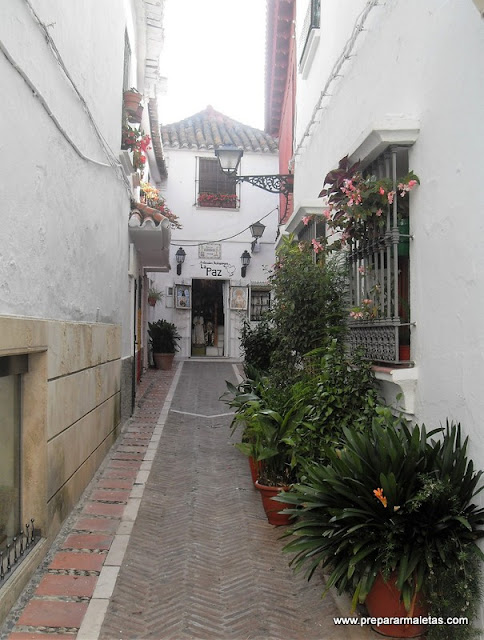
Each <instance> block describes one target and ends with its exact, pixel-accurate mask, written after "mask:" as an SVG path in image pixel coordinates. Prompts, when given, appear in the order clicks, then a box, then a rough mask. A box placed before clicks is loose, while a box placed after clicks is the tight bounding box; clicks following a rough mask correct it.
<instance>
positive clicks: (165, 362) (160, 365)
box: [153, 353, 175, 371]
mask: <svg viewBox="0 0 484 640" xmlns="http://www.w3.org/2000/svg"><path fill="white" fill-rule="evenodd" d="M174 357H175V354H174V353H154V354H153V360H154V361H155V366H156V368H157V369H163V370H165V371H166V370H168V369H171V368H172V366H173V358H174Z"/></svg>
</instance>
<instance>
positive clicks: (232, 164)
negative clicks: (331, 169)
mask: <svg viewBox="0 0 484 640" xmlns="http://www.w3.org/2000/svg"><path fill="white" fill-rule="evenodd" d="M215 155H216V156H217V158H218V161H219V164H220V169H221V170H222V172H223V173H225V175H227V176H229V177H230V178H233V179H234V180H235V181H236V182H249V183H250V184H252V185H254V187H259V189H264V191H269V192H270V193H282V194H283V195H284V196H285V197H286V201H287V197H288V195H289V194H290V193H292V190H293V186H294V176H293V175H292V174H291V173H289V174H277V175H262V176H238V175H237V170H238V168H239V165H240V160H241V158H242V156H243V155H244V151H243V149H240V148H239V147H235V146H234V145H231V144H224V145H221V146H220V147H218V148H217V149H215Z"/></svg>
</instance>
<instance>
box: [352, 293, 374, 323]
mask: <svg viewBox="0 0 484 640" xmlns="http://www.w3.org/2000/svg"><path fill="white" fill-rule="evenodd" d="M350 318H351V319H352V320H374V319H375V318H378V307H377V305H376V304H375V301H374V300H372V299H371V298H365V299H364V300H362V301H361V305H360V306H358V307H352V309H351V311H350Z"/></svg>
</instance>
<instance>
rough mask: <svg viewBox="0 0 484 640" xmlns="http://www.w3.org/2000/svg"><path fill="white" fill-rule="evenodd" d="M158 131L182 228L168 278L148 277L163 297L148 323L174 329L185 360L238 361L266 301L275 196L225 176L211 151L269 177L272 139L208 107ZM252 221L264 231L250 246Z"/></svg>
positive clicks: (273, 161) (246, 171)
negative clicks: (246, 331) (243, 338)
mask: <svg viewBox="0 0 484 640" xmlns="http://www.w3.org/2000/svg"><path fill="white" fill-rule="evenodd" d="M161 134H162V141H163V148H164V153H165V156H166V162H167V166H168V173H169V177H168V179H167V180H166V181H165V183H163V186H162V192H163V194H164V195H165V196H166V199H167V201H168V202H169V203H170V206H171V207H172V208H173V210H174V211H176V212H177V214H178V215H179V216H180V220H181V222H182V228H181V229H174V230H173V231H172V253H171V272H170V274H154V276H153V282H154V283H155V285H156V287H157V288H158V289H159V290H160V291H161V292H162V293H163V299H162V301H161V303H160V304H157V305H156V307H155V308H154V309H153V311H152V312H151V316H152V317H151V319H153V320H155V319H158V318H159V317H162V318H164V319H166V320H169V321H170V322H174V323H175V324H176V326H177V327H178V330H179V332H180V334H181V336H182V339H181V341H180V353H179V355H180V356H182V357H192V356H214V357H240V328H241V326H242V324H243V321H244V319H247V320H249V321H251V320H252V321H257V320H259V319H260V317H261V315H262V314H263V312H264V310H265V309H267V308H268V307H269V304H270V291H269V287H268V275H269V270H270V268H271V267H272V265H273V263H274V260H275V254H274V246H275V240H276V233H277V226H278V202H279V196H278V195H277V194H274V193H270V192H267V191H264V190H262V189H260V188H258V187H256V186H254V185H252V184H247V183H245V182H242V183H241V184H238V183H236V181H234V180H232V179H231V178H228V177H227V176H225V175H224V174H223V173H222V172H221V171H220V168H219V165H218V160H217V159H216V157H215V154H214V151H215V149H216V148H217V147H219V146H221V145H227V144H231V145H235V146H237V147H239V148H241V149H243V152H244V154H243V157H242V161H241V167H240V171H239V173H240V175H272V174H277V173H278V154H277V142H276V141H275V139H273V138H272V137H271V136H270V135H268V134H266V133H264V132H262V131H259V130H257V129H254V128H252V127H248V126H246V125H242V124H240V123H238V122H235V121H233V120H231V119H230V118H228V117H227V116H225V115H223V114H221V113H219V112H217V111H215V110H214V109H213V108H212V107H210V106H209V107H207V109H206V110H204V111H202V112H200V113H198V114H195V115H194V116H192V117H191V118H187V119H185V120H183V121H181V122H177V123H174V124H170V125H165V126H162V127H161ZM257 222H261V224H262V225H264V227H265V228H264V230H263V235H262V237H261V238H260V239H258V240H257V241H255V238H254V237H253V235H252V234H251V231H250V226H251V225H252V224H254V223H257ZM180 251H182V252H183V254H184V255H183V258H184V261H183V263H179V262H177V255H176V254H177V253H178V255H179V256H180V253H179V252H180ZM243 255H244V260H245V258H246V257H247V256H248V259H249V263H248V264H247V265H245V266H244V265H243V264H242V256H243Z"/></svg>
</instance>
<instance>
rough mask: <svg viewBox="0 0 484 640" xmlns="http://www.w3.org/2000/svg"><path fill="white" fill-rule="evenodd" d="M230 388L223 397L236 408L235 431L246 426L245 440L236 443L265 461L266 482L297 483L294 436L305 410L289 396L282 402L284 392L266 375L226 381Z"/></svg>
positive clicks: (233, 425) (280, 484)
mask: <svg viewBox="0 0 484 640" xmlns="http://www.w3.org/2000/svg"><path fill="white" fill-rule="evenodd" d="M227 389H228V391H227V392H226V394H224V396H222V399H224V400H225V401H226V402H227V403H228V404H229V406H231V407H235V409H236V413H235V416H234V419H233V420H232V428H233V431H235V429H236V428H237V427H238V426H241V425H242V427H243V434H242V442H240V443H236V445H235V446H236V447H237V448H238V449H239V450H240V451H242V453H244V454H245V455H247V456H250V457H252V458H253V459H254V460H256V461H258V462H262V463H263V464H262V465H261V469H262V472H261V478H260V479H261V481H262V483H263V484H266V485H270V486H287V485H289V484H291V483H292V482H294V481H295V479H296V476H295V465H296V457H295V454H294V444H295V443H294V440H293V436H294V434H295V432H296V430H297V428H298V427H300V426H301V424H302V423H303V410H302V409H301V408H299V407H297V406H295V405H294V404H293V403H292V402H291V401H288V400H287V398H285V399H284V401H283V402H281V397H280V395H281V394H280V393H278V392H277V391H276V390H274V389H271V387H270V386H269V384H268V381H267V379H266V378H260V379H259V380H258V381H254V380H246V381H245V382H244V383H242V384H241V385H239V387H235V386H234V385H232V384H231V383H229V382H227ZM272 407H276V408H275V409H274V408H272Z"/></svg>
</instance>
